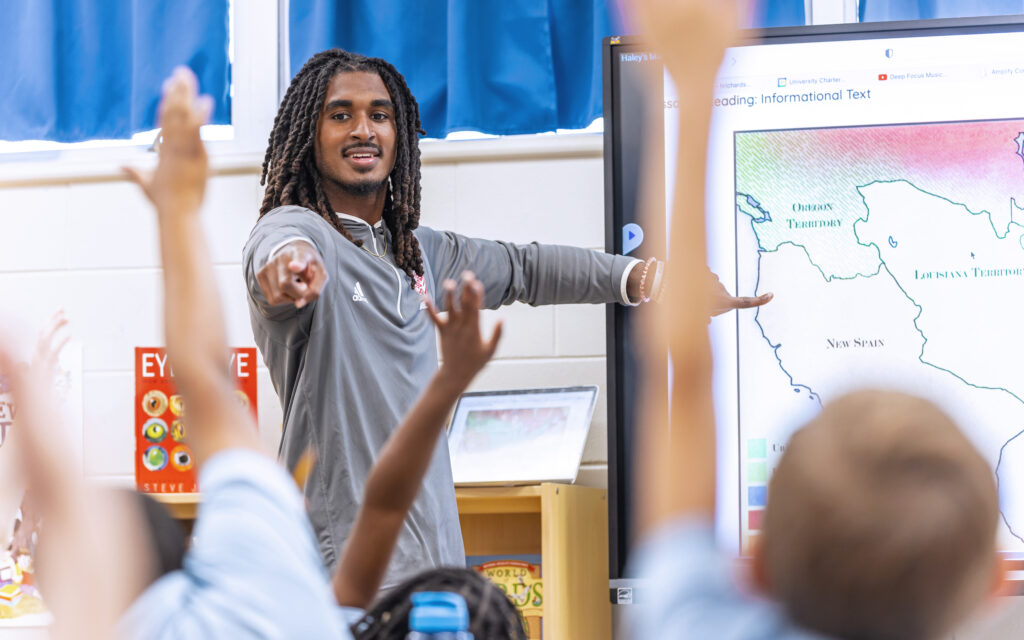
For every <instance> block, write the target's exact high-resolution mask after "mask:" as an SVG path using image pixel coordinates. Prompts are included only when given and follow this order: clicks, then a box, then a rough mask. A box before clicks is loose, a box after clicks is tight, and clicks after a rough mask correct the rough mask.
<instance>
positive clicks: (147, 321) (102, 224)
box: [0, 157, 607, 485]
mask: <svg viewBox="0 0 1024 640" xmlns="http://www.w3.org/2000/svg"><path fill="white" fill-rule="evenodd" d="M602 171H603V169H602V163H601V159H600V158H597V157H593V158H581V159H580V158H575V159H564V158H562V159H547V160H544V159H541V160H538V159H536V158H533V159H529V160H520V161H517V160H502V161H485V162H472V163H466V162H463V163H459V162H452V163H448V164H429V165H427V166H425V167H424V168H423V211H424V213H423V218H422V223H423V224H425V225H429V226H433V227H435V228H439V229H451V230H454V231H457V232H459V233H464V234H467V235H475V236H480V237H488V238H497V239H503V240H511V241H515V242H530V241H533V240H536V241H539V242H546V243H561V244H570V245H575V246H580V247H587V248H598V247H600V246H602V245H603V242H604V222H603V220H604V208H603V186H602V185H603V182H602V181H603V173H602ZM261 198H262V192H261V190H260V187H259V177H258V175H257V174H256V173H255V172H253V173H249V174H243V175H231V176H219V177H216V178H214V179H212V180H211V182H210V186H209V188H208V191H207V198H206V204H205V207H204V212H203V223H204V228H205V229H206V233H207V240H208V243H209V246H210V250H211V253H212V255H213V260H214V263H215V265H216V267H215V277H216V279H217V283H218V286H219V287H220V291H221V296H222V299H223V304H224V311H225V317H226V320H227V324H228V336H229V340H230V342H231V344H232V345H233V346H251V345H252V344H253V341H252V333H251V329H250V326H249V315H248V308H247V305H246V299H245V289H244V283H243V281H242V275H241V264H240V261H241V250H242V246H243V244H244V243H245V240H246V239H247V238H248V235H249V231H250V229H251V228H252V225H253V223H254V222H255V220H256V215H257V211H258V208H259V203H260V201H261ZM0 202H2V203H3V204H2V207H0V292H2V295H0V318H3V319H4V324H5V325H6V324H10V323H11V322H13V323H14V324H16V325H20V326H21V333H20V334H19V341H20V342H21V343H22V344H25V345H28V344H31V342H32V340H33V339H34V336H33V332H34V331H36V330H38V328H39V327H41V326H42V324H43V323H44V322H45V320H46V319H47V318H48V317H49V315H50V314H51V313H52V312H53V311H55V310H56V309H57V308H60V307H63V308H64V309H66V311H67V313H68V315H69V316H70V318H71V320H72V328H73V337H74V339H75V340H78V341H81V342H82V343H83V345H84V358H83V360H84V362H83V366H84V379H83V390H84V402H85V406H84V416H85V427H84V434H83V438H84V452H85V470H86V472H87V473H88V474H89V475H91V476H94V477H102V478H106V479H113V480H120V481H122V482H126V483H130V482H131V476H132V473H133V468H134V467H133V456H134V438H133V434H132V419H133V413H132V411H133V406H132V403H133V394H134V389H133V384H134V382H133V371H132V367H133V365H134V360H133V358H134V351H133V349H134V347H136V346H153V345H160V344H163V338H162V332H163V327H162V307H161V306H160V300H161V297H162V285H161V282H160V274H159V271H158V266H159V253H158V246H157V237H156V224H155V221H154V218H153V213H152V211H151V210H150V208H149V207H148V206H147V205H146V203H145V202H144V200H143V199H142V197H141V195H140V194H139V193H138V191H137V189H136V187H135V186H134V185H131V184H129V183H127V182H98V183H75V184H57V185H51V186H41V187H30V188H29V187H25V188H8V189H0ZM498 318H501V319H502V320H503V321H504V323H505V339H504V341H503V344H502V346H501V348H500V350H499V352H498V354H497V357H496V359H495V360H494V362H493V363H492V364H491V365H490V366H489V367H488V368H487V369H486V370H485V371H484V372H483V373H482V374H481V375H480V377H479V379H478V380H477V381H476V383H475V384H474V388H475V389H505V388H523V387H535V386H565V385H573V384H598V385H600V386H601V387H602V393H601V397H600V399H599V404H598V407H597V411H596V413H595V417H594V423H593V427H592V430H591V436H590V438H589V440H588V443H587V446H586V450H585V452H584V461H585V463H586V464H585V467H584V471H583V472H582V473H581V481H583V482H586V483H588V484H594V485H603V484H604V483H605V462H606V457H607V456H606V447H605V438H606V417H605V411H606V409H605V407H606V406H607V405H606V399H605V397H604V391H603V387H604V381H605V370H604V366H605V365H604V351H605V342H604V340H605V338H604V307H603V306H600V305H594V306H591V305H572V306H565V307H558V308H555V307H547V308H544V307H540V308H531V307H528V306H527V305H522V304H516V305H512V306H510V307H506V308H504V309H501V310H499V311H496V312H487V313H485V319H486V322H487V323H489V324H493V323H494V322H495V321H496V320H497V319H498ZM26 348H27V347H26ZM259 389H260V391H259V395H260V397H259V414H260V431H261V435H262V437H263V439H264V441H265V442H266V443H267V445H268V446H269V447H271V448H274V449H275V450H276V446H277V440H278V438H279V437H280V423H281V409H280V405H279V403H278V400H277V397H276V395H275V393H274V390H273V387H272V386H271V384H270V378H269V375H268V374H267V371H266V369H264V368H262V367H261V369H260V370H259Z"/></svg>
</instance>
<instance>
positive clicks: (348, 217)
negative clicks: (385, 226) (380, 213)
mask: <svg viewBox="0 0 1024 640" xmlns="http://www.w3.org/2000/svg"><path fill="white" fill-rule="evenodd" d="M334 215H336V216H338V217H339V218H341V219H342V220H351V221H352V222H362V223H363V224H365V225H366V226H370V223H369V222H367V221H366V220H363V219H362V218H357V217H355V216H350V215H349V214H347V213H341V212H340V211H335V212H334ZM381 222H383V220H378V221H377V224H375V225H373V226H374V228H377V229H379V228H380V225H381Z"/></svg>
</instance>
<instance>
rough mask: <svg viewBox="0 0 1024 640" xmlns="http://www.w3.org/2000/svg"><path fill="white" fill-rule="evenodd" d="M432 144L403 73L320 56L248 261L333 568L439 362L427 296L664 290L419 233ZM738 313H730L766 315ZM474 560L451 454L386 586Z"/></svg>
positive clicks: (611, 266)
mask: <svg viewBox="0 0 1024 640" xmlns="http://www.w3.org/2000/svg"><path fill="white" fill-rule="evenodd" d="M420 133H422V131H421V130H420V122H419V108H418V106H417V104H416V100H415V99H414V98H413V96H412V94H411V93H410V91H409V88H408V86H407V85H406V83H405V79H404V78H403V77H402V76H401V74H399V73H398V71H396V70H395V68H394V67H393V66H392V65H391V64H389V63H387V62H385V61H384V60H381V59H379V58H367V57H364V56H360V55H357V54H352V53H348V52H345V51H342V50H340V49H332V50H329V51H324V52H321V53H318V54H316V55H315V56H313V57H312V58H310V60H309V61H308V62H306V64H305V65H304V66H303V67H302V69H301V70H300V71H299V73H298V74H297V75H296V76H295V78H293V79H292V82H291V85H290V86H289V87H288V91H287V93H286V94H285V97H284V100H283V101H282V103H281V107H280V109H279V111H278V114H277V118H276V119H275V121H274V128H273V131H272V132H271V134H270V141H269V145H268V148H267V154H266V158H265V160H264V162H263V183H264V184H266V187H267V188H266V195H265V197H264V200H263V206H262V207H261V209H260V218H259V221H258V222H257V223H256V226H255V228H254V229H253V231H252V235H251V236H250V238H249V241H248V243H247V244H246V247H245V252H244V264H245V276H246V281H247V285H248V292H249V307H250V316H251V319H252V326H253V332H254V334H255V337H256V342H257V344H258V345H259V347H260V350H261V352H262V353H263V357H264V360H265V361H266V363H267V366H268V368H269V369H270V374H271V378H272V380H273V383H274V388H275V389H276V390H277V393H278V395H279V396H280V398H281V401H282V404H283V407H284V431H283V434H282V440H281V446H280V452H279V453H280V456H281V457H282V459H283V461H284V462H285V464H287V465H288V467H289V468H294V467H295V466H296V464H297V463H298V461H299V459H300V457H301V456H302V455H303V453H304V452H305V451H306V449H307V448H309V447H312V448H313V449H314V451H315V453H316V455H317V460H318V461H317V464H316V465H315V467H314V469H313V471H312V474H311V476H310V478H309V481H308V482H307V483H306V485H305V494H306V498H307V499H308V502H309V510H310V518H311V520H312V522H313V526H314V529H315V530H316V532H317V536H318V539H319V544H320V550H321V552H322V554H323V557H324V561H325V563H326V564H327V566H328V567H330V568H332V569H333V568H334V566H335V564H336V563H337V561H338V558H339V554H340V551H341V547H342V544H343V543H344V541H345V540H346V538H347V537H348V535H349V532H350V528H351V526H352V522H353V519H354V518H355V514H356V512H357V509H358V505H359V499H360V496H362V495H363V485H364V483H365V481H366V478H367V475H368V474H369V472H370V468H371V467H372V465H373V461H374V459H375V458H376V456H377V453H378V451H380V449H381V447H382V446H383V445H384V442H385V441H386V440H387V437H388V435H389V431H390V429H391V428H392V426H393V425H396V424H398V423H399V422H400V418H401V416H402V415H404V414H405V413H406V412H407V411H408V410H409V408H410V407H412V405H413V402H414V400H415V399H416V397H417V395H418V394H419V393H420V392H421V390H422V389H423V386H424V385H425V384H426V382H427V381H428V380H429V379H430V377H431V375H432V373H433V372H434V370H435V369H436V368H437V366H438V361H437V348H436V338H435V334H434V328H433V325H432V324H431V322H430V318H429V316H428V315H427V314H426V313H423V312H421V310H422V309H424V304H423V302H422V296H430V298H431V299H433V300H434V301H435V303H436V304H437V305H439V306H441V305H443V304H444V300H443V295H442V294H443V287H442V286H441V285H442V283H443V282H445V281H446V280H447V279H458V278H459V276H460V274H462V273H463V271H466V270H471V271H473V272H474V273H476V275H477V277H478V278H479V279H480V281H481V282H482V283H483V285H484V288H485V290H486V297H485V300H484V306H485V307H488V308H497V307H499V306H501V305H504V304H511V303H512V302H516V301H521V302H526V303H529V304H532V305H538V304H556V303H608V302H619V303H623V304H635V303H636V302H638V301H639V300H641V299H646V298H647V297H648V296H649V295H650V294H651V293H652V290H653V288H654V281H655V279H656V277H655V274H656V272H657V265H654V266H655V268H654V269H651V267H652V263H651V262H647V263H641V261H639V260H635V259H630V258H626V257H623V256H611V255H606V254H603V253H598V252H595V251H588V250H583V249H578V248H573V247H561V246H544V245H538V244H530V245H526V246H520V245H514V244H511V243H506V242H493V241H486V240H477V239H470V238H465V237H463V236H459V235H457V234H454V233H449V232H439V231H434V230H432V229H428V228H425V227H420V226H419V218H420V154H419V144H418V135H419V134H420ZM638 265H640V268H638ZM648 271H649V272H650V273H649V274H648ZM647 275H649V277H645V276H647ZM723 294H724V290H723ZM723 300H724V303H723V305H722V306H723V308H722V310H723V311H724V310H726V309H728V308H736V307H745V306H753V305H756V304H763V303H764V302H766V301H767V299H766V298H731V297H729V296H728V294H724V297H723ZM463 564H464V550H463V545H462V535H461V532H460V529H459V519H458V512H457V510H456V503H455V492H454V490H453V486H452V476H451V466H450V461H449V459H448V449H447V446H446V445H445V443H444V442H443V441H441V442H439V443H438V446H437V447H436V448H435V450H434V452H433V459H432V461H431V465H430V469H429V471H428V472H427V474H426V477H425V479H424V482H423V486H422V488H421V490H420V493H419V495H418V497H417V499H416V502H415V504H414V505H413V507H412V509H411V510H410V512H409V517H408V518H407V519H406V521H405V524H404V526H403V528H402V533H401V535H400V537H399V541H398V544H397V547H396V549H395V553H394V557H393V560H392V564H391V568H390V570H389V573H388V576H387V578H386V579H385V583H384V585H385V587H391V586H394V585H396V584H398V582H400V581H401V580H402V579H404V578H407V577H409V576H411V575H414V574H416V573H418V572H419V571H421V570H423V569H427V568H431V567H437V566H442V565H463Z"/></svg>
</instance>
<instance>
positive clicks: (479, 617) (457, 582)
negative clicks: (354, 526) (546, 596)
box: [352, 567, 526, 640]
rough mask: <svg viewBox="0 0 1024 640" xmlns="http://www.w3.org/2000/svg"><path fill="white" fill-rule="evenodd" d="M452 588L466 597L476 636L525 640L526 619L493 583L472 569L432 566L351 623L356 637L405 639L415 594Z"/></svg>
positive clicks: (482, 639)
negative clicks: (524, 623) (524, 627)
mask: <svg viewBox="0 0 1024 640" xmlns="http://www.w3.org/2000/svg"><path fill="white" fill-rule="evenodd" d="M417 591H451V592H453V593H457V594H459V595H461V596H462V597H463V598H465V599H466V606H467V608H468V609H469V631H470V632H471V633H472V634H473V638H474V639H475V640H526V631H525V630H524V629H523V621H522V619H521V618H520V617H519V612H518V611H517V610H516V607H515V605H514V604H512V601H511V600H509V599H508V596H506V595H505V593H504V592H503V591H502V590H501V589H499V588H498V587H497V586H496V585H495V584H494V583H492V582H491V581H490V580H488V579H487V578H485V577H483V576H482V575H480V574H479V573H477V572H476V571H473V570H471V569H458V568H454V567H450V568H441V569H431V570H429V571H424V572H423V573H420V574H418V575H416V576H413V577H412V578H409V579H408V580H406V581H405V582H403V583H402V584H400V585H398V586H397V587H395V588H394V589H392V590H391V591H388V592H387V593H386V594H385V595H384V596H383V597H382V598H381V599H380V600H378V601H377V602H375V603H374V605H373V607H372V608H371V609H370V610H369V611H367V612H366V615H364V616H363V618H362V619H361V620H359V621H358V622H356V624H354V625H352V636H353V638H355V640H370V639H371V638H372V639H373V640H405V637H406V635H407V634H408V633H409V614H410V613H411V612H412V597H411V596H412V594H413V593H415V592H417Z"/></svg>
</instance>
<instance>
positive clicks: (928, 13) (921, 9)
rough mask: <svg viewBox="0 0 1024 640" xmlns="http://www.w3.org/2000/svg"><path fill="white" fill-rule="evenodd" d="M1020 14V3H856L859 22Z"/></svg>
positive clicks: (1023, 3) (965, 0) (904, 0)
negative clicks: (858, 5)
mask: <svg viewBox="0 0 1024 640" xmlns="http://www.w3.org/2000/svg"><path fill="white" fill-rule="evenodd" d="M1018 13H1024V1H1022V0H860V20H861V22H876V21H883V20H920V19H926V18H967V17H972V16H998V15H1013V14H1018Z"/></svg>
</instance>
